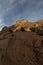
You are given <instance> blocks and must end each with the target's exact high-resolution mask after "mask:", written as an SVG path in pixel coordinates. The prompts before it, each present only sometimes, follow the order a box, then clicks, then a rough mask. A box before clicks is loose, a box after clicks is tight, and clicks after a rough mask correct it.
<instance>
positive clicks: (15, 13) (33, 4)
mask: <svg viewBox="0 0 43 65" xmlns="http://www.w3.org/2000/svg"><path fill="white" fill-rule="evenodd" d="M18 19H27V20H29V21H36V20H38V19H43V0H0V21H1V25H0V26H4V25H5V24H6V25H11V24H12V22H13V21H16V20H18Z"/></svg>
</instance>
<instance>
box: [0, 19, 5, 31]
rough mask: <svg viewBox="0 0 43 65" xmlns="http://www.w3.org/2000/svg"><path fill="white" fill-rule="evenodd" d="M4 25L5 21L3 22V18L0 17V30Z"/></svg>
mask: <svg viewBox="0 0 43 65" xmlns="http://www.w3.org/2000/svg"><path fill="white" fill-rule="evenodd" d="M4 26H5V23H4V22H3V19H0V30H1V29H2V28H3V27H4Z"/></svg>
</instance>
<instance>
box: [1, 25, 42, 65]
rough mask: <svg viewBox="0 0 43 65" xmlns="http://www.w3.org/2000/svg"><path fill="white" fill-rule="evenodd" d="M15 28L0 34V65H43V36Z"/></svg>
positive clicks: (3, 30) (4, 30)
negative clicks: (14, 30)
mask: <svg viewBox="0 0 43 65" xmlns="http://www.w3.org/2000/svg"><path fill="white" fill-rule="evenodd" d="M14 28H15V27H14V26H11V27H4V28H3V29H2V31H1V32H0V65H43V36H40V35H38V34H37V33H36V32H32V31H30V32H26V31H23V30H21V31H17V32H12V30H13V29H14Z"/></svg>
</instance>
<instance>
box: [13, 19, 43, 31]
mask: <svg viewBox="0 0 43 65" xmlns="http://www.w3.org/2000/svg"><path fill="white" fill-rule="evenodd" d="M13 25H14V26H15V29H14V30H13V31H14V32H16V31H17V30H21V28H24V30H25V31H31V29H30V28H37V27H40V26H42V25H43V20H39V21H37V22H29V21H27V20H24V19H23V20H18V21H16V22H14V24H13Z"/></svg>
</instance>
